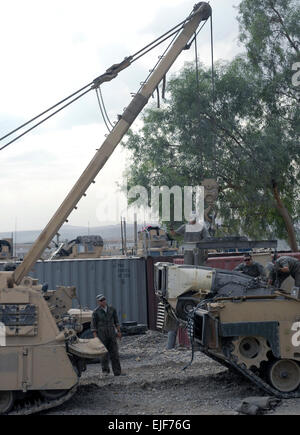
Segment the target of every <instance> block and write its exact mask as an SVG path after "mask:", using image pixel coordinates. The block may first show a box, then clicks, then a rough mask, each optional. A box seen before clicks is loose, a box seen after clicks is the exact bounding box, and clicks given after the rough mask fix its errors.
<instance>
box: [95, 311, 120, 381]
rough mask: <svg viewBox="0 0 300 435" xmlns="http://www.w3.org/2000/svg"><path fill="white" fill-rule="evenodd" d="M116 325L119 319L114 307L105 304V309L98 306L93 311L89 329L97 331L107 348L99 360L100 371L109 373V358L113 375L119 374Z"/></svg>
mask: <svg viewBox="0 0 300 435" xmlns="http://www.w3.org/2000/svg"><path fill="white" fill-rule="evenodd" d="M118 326H119V320H118V315H117V312H116V310H115V308H113V307H111V306H107V310H106V311H105V310H104V309H103V308H101V307H98V308H96V309H95V310H94V311H93V317H92V324H91V330H92V331H93V332H96V333H97V336H98V337H99V339H100V340H101V341H102V343H103V344H104V346H105V347H106V349H107V350H108V354H106V355H105V356H104V357H103V358H102V360H101V364H102V371H103V373H109V371H110V370H109V359H110V361H111V365H112V370H113V373H114V375H115V376H119V375H120V374H121V365H120V358H119V349H118V343H117V336H116V328H117V327H118Z"/></svg>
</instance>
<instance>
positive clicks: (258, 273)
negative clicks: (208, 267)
mask: <svg viewBox="0 0 300 435" xmlns="http://www.w3.org/2000/svg"><path fill="white" fill-rule="evenodd" d="M234 270H235V271H236V272H241V273H244V274H245V275H249V276H253V277H254V278H257V277H261V278H266V274H265V270H264V268H263V266H262V265H261V264H259V263H257V262H256V261H252V263H251V264H246V263H241V264H239V265H238V266H236V267H235V268H234Z"/></svg>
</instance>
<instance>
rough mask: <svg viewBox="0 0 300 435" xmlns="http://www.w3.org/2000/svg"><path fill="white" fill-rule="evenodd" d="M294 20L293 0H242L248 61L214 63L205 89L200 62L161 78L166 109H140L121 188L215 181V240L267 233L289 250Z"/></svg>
mask: <svg viewBox="0 0 300 435" xmlns="http://www.w3.org/2000/svg"><path fill="white" fill-rule="evenodd" d="M297 17H298V18H299V7H297V5H296V3H295V2H293V1H287V0H277V1H275V0H274V1H272V0H260V1H258V0H257V1H256V0H254V1H253V0H251V1H250V0H243V1H242V2H241V4H240V6H239V20H240V26H241V33H240V38H241V41H242V42H243V43H244V44H245V46H246V49H247V54H246V55H245V56H238V57H237V58H235V59H234V60H233V61H232V62H220V63H218V64H217V65H216V66H215V76H214V84H215V85H214V87H213V86H212V80H211V71H210V69H208V68H205V67H204V66H200V65H199V66H198V67H197V68H195V66H194V65H191V64H190V65H186V66H185V68H184V69H183V70H182V71H181V72H180V74H178V75H177V76H176V77H173V78H172V79H171V80H170V82H169V85H168V99H167V104H166V105H165V106H164V107H163V108H162V109H159V110H157V109H154V108H152V109H148V110H147V111H146V112H145V114H144V117H143V127H142V128H141V130H140V131H139V132H137V133H134V132H133V131H131V132H130V133H129V138H128V142H127V144H126V147H127V148H128V149H130V150H131V151H132V155H133V158H132V162H131V165H130V167H129V169H128V172H127V177H128V184H129V186H132V185H137V184H140V185H143V186H145V187H148V186H151V185H161V186H162V185H168V186H174V185H179V186H185V185H198V184H201V182H202V180H203V179H205V178H216V179H217V180H218V183H219V186H220V194H219V216H221V217H222V218H223V221H224V225H223V226H222V232H223V233H230V234H232V233H237V232H240V231H242V232H244V233H245V234H247V235H248V236H250V237H254V238H257V237H272V236H274V235H276V236H277V237H280V238H286V239H288V240H289V242H290V245H291V247H292V249H294V250H297V243H296V239H295V232H294V225H293V223H294V221H296V219H297V218H298V216H299V211H300V206H299V183H300V176H299V166H300V152H299V143H298V138H299V108H298V105H297V104H296V103H297V89H296V88H294V87H293V85H292V74H293V72H292V64H293V63H294V62H296V60H297V54H298V47H299V41H298V39H297V37H298V36H299V31H298V30H299V28H298V22H299V20H297ZM196 72H197V76H196Z"/></svg>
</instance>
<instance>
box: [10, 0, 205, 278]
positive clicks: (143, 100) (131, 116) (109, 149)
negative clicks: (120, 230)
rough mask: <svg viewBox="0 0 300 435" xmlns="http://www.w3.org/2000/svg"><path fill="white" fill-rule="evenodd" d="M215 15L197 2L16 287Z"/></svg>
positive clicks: (25, 263)
mask: <svg viewBox="0 0 300 435" xmlns="http://www.w3.org/2000/svg"><path fill="white" fill-rule="evenodd" d="M210 16H211V7H210V5H209V4H208V3H206V2H200V3H197V4H196V5H195V6H194V10H193V12H192V14H191V15H190V17H189V18H188V20H187V22H186V24H185V25H184V27H183V29H182V31H181V32H180V34H179V35H178V36H177V38H176V39H175V41H174V43H173V45H172V46H171V47H170V49H169V50H168V52H167V53H166V55H165V56H164V57H163V58H162V59H161V61H160V63H159V64H158V66H157V68H156V69H155V70H154V71H153V73H152V74H151V76H150V77H149V79H148V80H147V82H146V83H145V84H144V86H143V87H142V89H141V90H140V92H139V93H138V94H136V95H135V97H134V98H133V100H132V101H131V103H130V104H129V106H128V107H127V108H126V109H125V111H124V113H123V115H122V117H121V119H120V120H119V122H118V123H117V124H116V125H115V127H114V129H113V130H112V131H111V132H110V134H109V135H108V136H107V138H106V139H105V141H104V142H103V144H102V146H101V148H100V149H99V150H98V151H97V153H96V154H95V156H94V158H93V159H92V160H91V162H90V163H89V165H88V166H87V168H86V169H85V171H84V172H83V173H82V175H81V176H80V178H79V179H78V181H77V182H76V184H75V185H74V187H73V188H72V190H71V191H70V192H69V194H68V195H67V197H66V198H65V200H64V201H63V202H62V204H61V206H60V207H59V208H58V210H57V211H56V213H55V214H54V216H53V217H52V219H51V220H50V221H49V223H48V225H47V226H46V227H45V229H44V230H43V231H42V233H41V234H40V236H39V237H38V239H37V240H36V242H35V243H34V245H33V246H32V247H31V249H30V251H29V252H28V254H27V255H26V257H25V259H24V261H23V262H22V263H21V264H20V265H19V266H18V267H17V269H16V270H15V273H14V282H15V284H17V285H18V284H20V282H21V281H22V279H23V278H24V277H25V276H26V275H27V274H28V273H29V272H30V270H31V269H32V268H33V266H34V264H35V263H36V261H37V260H38V259H39V258H40V257H41V255H42V253H43V252H44V250H45V249H46V248H47V246H48V245H49V243H50V241H51V240H52V239H53V237H54V236H55V234H56V233H57V232H58V230H59V228H60V227H61V226H62V224H63V223H64V222H65V221H66V220H67V218H68V216H69V215H70V213H71V212H72V210H73V209H74V208H75V207H76V205H77V203H78V202H79V200H80V199H81V198H82V196H84V195H85V192H86V190H87V189H88V187H89V186H90V185H91V183H93V181H94V179H95V177H96V176H97V174H98V173H99V171H100V170H101V169H102V168H103V166H104V165H105V163H106V161H107V160H108V159H109V157H110V156H111V154H112V153H113V151H114V149H115V148H116V146H117V145H118V144H119V143H120V141H121V140H122V138H123V136H124V135H125V134H126V132H127V131H128V129H129V128H130V126H131V125H132V123H133V122H134V120H135V119H136V118H137V116H138V115H139V113H140V112H141V111H142V109H143V108H144V106H145V105H146V104H147V102H148V100H149V98H150V97H151V95H152V94H153V92H154V90H155V89H156V88H157V86H158V85H159V83H160V82H161V81H162V79H163V78H164V76H165V75H166V73H167V72H168V70H169V69H170V68H171V66H172V65H173V63H174V62H175V60H176V59H177V57H178V56H179V54H180V53H181V52H182V50H183V49H184V48H185V47H186V45H187V43H188V42H189V41H190V39H191V38H192V36H193V35H194V33H195V31H196V30H197V28H198V26H199V24H200V22H201V21H206V20H207V19H208V18H209V17H210Z"/></svg>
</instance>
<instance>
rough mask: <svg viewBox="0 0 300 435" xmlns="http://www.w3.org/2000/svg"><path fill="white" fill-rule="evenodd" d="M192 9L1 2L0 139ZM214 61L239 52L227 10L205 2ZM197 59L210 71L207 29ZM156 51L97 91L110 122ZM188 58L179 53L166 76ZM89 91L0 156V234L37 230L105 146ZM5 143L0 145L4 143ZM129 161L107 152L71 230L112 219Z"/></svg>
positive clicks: (218, 1)
mask: <svg viewBox="0 0 300 435" xmlns="http://www.w3.org/2000/svg"><path fill="white" fill-rule="evenodd" d="M194 3H195V2H189V1H187V0H184V1H182V0H163V1H162V0H152V1H151V2H149V1H146V0H138V1H137V0H130V1H128V2H124V1H121V0H114V1H111V2H102V1H99V0H86V1H85V2H82V1H78V0H59V1H58V0H51V1H50V0H44V1H42V2H41V1H38V0H26V1H24V0H10V1H9V2H8V1H7V2H1V6H0V8H1V9H0V11H1V27H0V38H1V41H2V44H1V59H2V62H1V72H0V74H1V81H0V96H1V104H0V136H1V137H2V136H3V135H4V134H5V133H7V132H9V131H10V130H12V129H13V128H15V127H18V126H19V125H21V124H22V123H23V122H25V121H27V120H28V119H30V118H32V117H33V116H35V115H37V114H38V113H40V112H42V111H43V110H45V109H47V108H48V107H50V106H51V105H53V104H55V103H56V102H58V101H59V100H61V99H62V98H64V97H66V96H68V95H69V94H71V93H72V92H73V91H76V90H77V89H79V88H81V87H82V86H84V85H86V84H88V83H90V82H91V81H92V80H93V79H94V78H95V77H97V76H98V75H100V74H102V73H103V72H104V71H105V70H106V69H107V68H109V67H110V66H111V65H112V64H114V63H118V62H120V61H122V60H123V59H124V58H125V57H126V56H128V55H130V54H133V53H135V52H136V51H138V50H139V49H140V48H142V47H143V46H145V45H146V44H148V43H149V42H151V41H152V40H154V39H155V38H157V37H158V36H160V35H161V34H162V33H164V32H165V31H167V30H169V29H170V28H172V27H173V26H174V25H176V24H178V23H179V22H181V21H182V20H183V19H184V18H185V17H186V16H188V15H189V13H190V12H191V10H192V8H193V6H194ZM210 4H211V6H212V8H213V16H214V40H215V44H214V52H215V61H217V60H220V59H226V60H230V59H232V58H233V57H234V56H235V55H236V54H237V53H239V52H241V50H242V47H240V46H239V44H238V23H237V21H236V10H235V9H234V8H233V6H236V5H238V4H239V0H226V1H224V0H211V2H210ZM198 47H199V57H200V60H201V61H202V62H204V63H206V64H207V65H209V64H210V34H209V26H208V25H207V26H206V27H205V28H204V29H203V31H202V32H201V33H200V35H199V38H198ZM158 54H159V52H156V53H154V54H153V55H150V56H146V57H143V58H142V59H141V60H140V61H138V62H136V63H134V64H133V65H132V66H131V67H129V68H128V69H127V70H125V71H122V72H121V73H120V74H119V77H118V78H117V79H115V80H113V81H112V82H110V83H109V84H104V85H103V86H102V92H103V96H104V100H105V104H106V108H107V111H108V113H109V116H110V118H111V120H112V121H115V120H116V118H117V114H118V113H122V111H123V108H124V107H126V106H127V105H128V103H129V102H130V93H132V92H136V91H137V90H138V88H139V86H140V82H141V81H143V80H144V79H145V78H146V76H147V75H148V71H149V69H151V68H152V67H153V65H154V62H156V59H157V55H158ZM193 60H194V49H191V50H190V51H189V52H186V51H185V52H183V53H182V54H181V55H180V58H179V59H178V61H177V63H176V64H175V65H174V67H173V68H172V70H171V72H170V74H172V73H175V72H176V71H178V70H179V69H180V68H181V67H182V65H183V64H184V62H186V61H193ZM106 133H107V131H106V128H105V126H104V124H103V121H102V118H101V114H100V111H99V106H98V103H97V99H96V94H95V92H94V91H93V92H90V93H89V94H88V95H87V96H86V97H83V98H82V99H80V100H79V101H78V102H76V103H74V104H73V105H72V106H70V107H69V108H67V109H65V110H64V111H62V112H61V113H60V114H59V115H56V116H55V117H54V118H53V119H51V120H50V121H47V122H46V123H44V124H43V125H42V126H40V127H38V128H37V129H36V130H34V132H31V133H29V134H27V135H26V136H24V137H23V138H21V139H19V140H18V141H17V142H15V143H14V144H12V145H10V146H9V147H7V148H6V149H5V150H3V151H1V152H0V162H1V172H0V189H1V214H0V232H4V231H15V229H17V230H36V229H42V228H43V227H44V226H45V225H46V224H47V223H48V221H49V219H50V218H51V217H52V215H53V214H54V212H55V211H56V209H57V208H58V207H59V205H60V204H61V202H62V201H63V199H64V197H65V196H66V194H67V193H68V192H69V190H70V189H71V187H72V186H73V184H74V183H75V182H76V181H77V179H78V178H79V176H80V175H81V173H82V171H83V170H84V169H85V167H86V166H87V165H88V163H89V162H90V160H91V159H92V157H93V156H94V154H95V151H96V149H97V148H99V147H100V146H101V144H102V142H103V140H104V139H105V134H106ZM5 143H6V142H5V140H3V141H1V142H0V145H1V146H2V145H4V144H5ZM128 158H129V156H128V155H127V154H126V153H125V151H124V150H123V149H122V147H121V146H119V147H117V149H116V150H115V152H114V154H113V155H112V157H111V158H110V160H109V161H108V162H107V164H106V166H105V167H104V168H103V170H102V171H101V172H100V174H99V175H98V177H97V178H96V184H94V185H93V186H91V187H90V188H89V190H88V195H87V197H86V198H84V199H82V200H81V201H80V203H79V208H78V210H77V211H74V212H73V213H72V214H71V216H70V218H69V224H71V225H84V226H90V227H92V226H97V225H102V224H104V223H106V222H108V221H110V222H115V223H116V222H118V221H119V215H120V213H121V208H122V206H121V205H120V195H119V194H118V193H117V187H116V183H117V182H121V180H122V173H123V171H124V169H125V166H126V164H128Z"/></svg>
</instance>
